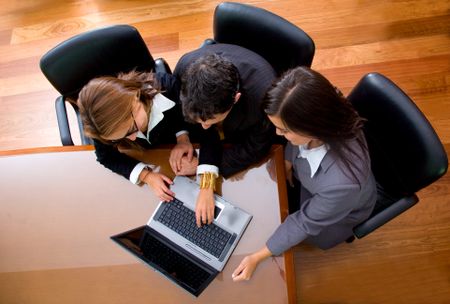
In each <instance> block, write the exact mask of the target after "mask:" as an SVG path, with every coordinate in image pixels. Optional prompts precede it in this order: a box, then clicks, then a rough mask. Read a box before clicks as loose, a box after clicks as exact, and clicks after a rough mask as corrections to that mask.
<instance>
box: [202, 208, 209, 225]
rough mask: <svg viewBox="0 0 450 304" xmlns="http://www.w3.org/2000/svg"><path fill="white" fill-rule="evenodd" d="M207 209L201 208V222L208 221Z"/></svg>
mask: <svg viewBox="0 0 450 304" xmlns="http://www.w3.org/2000/svg"><path fill="white" fill-rule="evenodd" d="M206 215H207V210H206V209H202V223H203V224H206V223H208V218H207V216H206Z"/></svg>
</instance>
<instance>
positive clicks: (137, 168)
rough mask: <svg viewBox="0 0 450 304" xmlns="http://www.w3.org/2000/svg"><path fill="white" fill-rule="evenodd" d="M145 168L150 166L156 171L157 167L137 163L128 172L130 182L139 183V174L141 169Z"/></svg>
mask: <svg viewBox="0 0 450 304" xmlns="http://www.w3.org/2000/svg"><path fill="white" fill-rule="evenodd" d="M145 168H150V169H151V170H152V171H153V172H157V171H158V168H159V167H158V166H155V165H152V164H146V163H142V162H140V163H138V164H137V165H136V166H135V167H134V169H133V170H132V171H131V173H130V182H132V183H133V184H135V185H137V184H139V183H140V182H141V181H140V180H139V175H140V174H141V172H142V170H144V169H145Z"/></svg>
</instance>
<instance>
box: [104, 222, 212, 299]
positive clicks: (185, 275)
mask: <svg viewBox="0 0 450 304" xmlns="http://www.w3.org/2000/svg"><path fill="white" fill-rule="evenodd" d="M112 239H113V240H114V241H116V242H117V243H119V244H120V245H121V246H123V247H124V248H125V249H127V250H128V251H130V252H132V253H133V254H134V255H136V256H137V257H139V258H140V259H141V260H143V261H144V262H146V263H147V264H149V265H150V266H152V267H153V268H155V269H156V270H158V271H159V272H161V273H162V274H164V275H165V276H166V277H167V278H169V279H171V280H172V281H174V282H175V283H177V284H178V285H179V286H181V287H183V288H184V289H186V290H187V291H189V292H190V293H192V294H193V295H195V296H198V295H199V294H200V293H201V292H202V291H203V290H204V289H205V288H206V286H207V285H208V284H209V283H210V282H211V281H212V280H213V279H214V277H215V276H216V275H217V271H215V270H214V269H210V267H208V266H206V267H205V265H202V264H201V262H195V261H193V259H195V258H192V257H188V256H186V254H181V253H180V251H179V250H177V249H176V245H174V246H171V244H170V241H168V240H167V239H166V238H164V237H163V236H161V235H160V234H158V233H157V232H156V231H154V230H153V229H151V228H149V227H148V226H147V227H146V226H142V227H139V228H137V229H134V230H131V231H128V232H125V233H122V234H120V235H117V236H113V237H112Z"/></svg>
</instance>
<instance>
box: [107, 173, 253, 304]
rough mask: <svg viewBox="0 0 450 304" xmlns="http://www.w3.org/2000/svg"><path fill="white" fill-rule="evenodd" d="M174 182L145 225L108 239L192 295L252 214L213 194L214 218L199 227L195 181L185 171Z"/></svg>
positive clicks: (205, 283)
mask: <svg viewBox="0 0 450 304" xmlns="http://www.w3.org/2000/svg"><path fill="white" fill-rule="evenodd" d="M173 182H174V183H173V185H171V190H172V191H173V192H174V193H175V198H174V200H173V201H171V202H169V203H165V202H160V203H159V205H158V207H157V208H156V209H155V211H154V213H153V214H152V216H151V217H150V219H149V221H148V222H147V225H144V226H141V227H138V228H135V229H132V230H130V231H126V232H123V233H120V234H117V235H114V236H112V237H111V239H112V240H113V241H115V242H116V243H118V244H119V245H120V246H122V247H123V248H125V249H126V250H127V251H129V252H131V253H132V254H133V255H135V256H136V257H138V258H139V259H140V260H142V261H143V262H144V263H145V264H147V265H149V266H151V267H152V268H154V269H155V270H157V271H159V272H160V273H161V274H162V275H164V276H165V277H166V278H168V279H170V280H171V281H173V282H174V283H176V284H177V285H178V286H180V287H182V288H184V289H185V290H186V291H188V292H190V293H191V294H193V295H194V296H196V297H197V296H199V295H200V293H201V292H202V291H203V290H204V289H205V288H206V287H207V286H208V285H209V283H211V282H212V280H213V279H214V278H215V277H216V276H217V274H218V273H219V272H220V271H222V270H223V268H224V267H225V264H226V263H227V261H228V259H229V258H230V256H231V254H232V252H233V250H234V248H236V246H237V244H238V242H239V240H240V238H241V237H242V234H243V233H244V231H245V229H246V228H247V226H248V224H249V223H250V220H251V219H252V215H250V214H249V213H247V212H245V211H244V210H242V209H240V208H238V207H236V206H233V205H232V204H231V203H230V202H228V201H226V200H225V199H224V198H223V197H221V196H219V195H215V212H214V220H213V223H212V224H210V225H203V226H202V227H201V228H198V227H197V225H196V221H195V212H194V210H195V205H196V200H197V195H198V192H199V186H198V184H197V183H196V182H195V181H193V180H191V179H190V178H187V177H184V176H177V177H176V178H175V179H174V181H173Z"/></svg>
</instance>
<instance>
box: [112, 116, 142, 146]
mask: <svg viewBox="0 0 450 304" xmlns="http://www.w3.org/2000/svg"><path fill="white" fill-rule="evenodd" d="M131 117H132V118H133V128H132V129H131V130H129V131H128V132H127V134H125V136H124V137H122V138H120V139H114V140H110V142H112V143H118V142H120V141H122V140H124V139H125V138H127V137H128V136H130V135H133V134H134V133H136V132H138V131H139V128H138V126H137V124H136V119H134V115H133V112H131Z"/></svg>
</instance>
